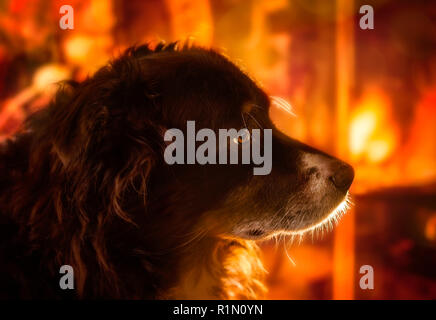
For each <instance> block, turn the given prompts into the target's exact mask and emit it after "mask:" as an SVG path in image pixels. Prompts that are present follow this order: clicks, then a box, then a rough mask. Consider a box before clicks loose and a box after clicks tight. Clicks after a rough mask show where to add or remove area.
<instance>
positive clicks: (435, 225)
mask: <svg viewBox="0 0 436 320" xmlns="http://www.w3.org/2000/svg"><path fill="white" fill-rule="evenodd" d="M425 236H426V237H427V239H428V240H433V241H435V240H436V214H434V215H433V216H432V217H431V218H430V219H428V221H427V224H426V226H425Z"/></svg>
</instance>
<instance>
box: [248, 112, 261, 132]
mask: <svg viewBox="0 0 436 320" xmlns="http://www.w3.org/2000/svg"><path fill="white" fill-rule="evenodd" d="M247 114H248V115H249V116H250V118H251V119H253V120H254V122H256V124H257V125H258V126H259V128H260V129H263V126H262V125H261V124H260V123H259V121H257V119H256V118H255V117H254V116H253V115H252V114H251V113H247Z"/></svg>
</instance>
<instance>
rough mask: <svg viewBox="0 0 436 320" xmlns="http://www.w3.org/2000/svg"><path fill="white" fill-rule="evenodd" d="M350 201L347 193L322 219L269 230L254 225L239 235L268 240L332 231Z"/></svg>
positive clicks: (250, 238)
mask: <svg viewBox="0 0 436 320" xmlns="http://www.w3.org/2000/svg"><path fill="white" fill-rule="evenodd" d="M350 203H351V201H350V197H349V195H348V193H347V194H346V195H345V197H344V198H343V199H342V201H340V202H339V204H337V205H336V207H334V209H333V210H329V211H327V212H325V213H324V214H322V215H321V216H322V218H321V219H319V220H316V221H308V222H306V223H305V224H304V225H302V226H301V227H299V228H296V229H290V228H289V229H288V228H282V229H278V230H267V229H265V228H262V227H254V228H251V229H248V230H245V231H244V232H242V233H241V234H240V235H239V236H240V237H241V238H244V239H247V240H267V239H270V238H273V237H276V236H286V235H290V236H303V235H304V234H306V233H312V232H315V233H316V232H324V231H330V230H332V229H333V225H336V224H338V223H339V220H340V219H341V217H342V216H343V215H344V214H345V213H346V212H347V210H348V208H349V207H350Z"/></svg>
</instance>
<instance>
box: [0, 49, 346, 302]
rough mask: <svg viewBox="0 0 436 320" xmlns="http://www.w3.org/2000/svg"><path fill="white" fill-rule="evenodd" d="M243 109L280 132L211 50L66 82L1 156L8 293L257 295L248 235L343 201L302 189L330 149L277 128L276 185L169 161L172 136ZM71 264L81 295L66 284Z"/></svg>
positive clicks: (248, 174) (144, 56)
mask: <svg viewBox="0 0 436 320" xmlns="http://www.w3.org/2000/svg"><path fill="white" fill-rule="evenodd" d="M246 103H250V104H252V105H255V106H256V108H254V109H253V110H252V111H250V112H251V113H250V116H245V118H246V119H251V120H248V122H249V123H248V126H249V127H257V126H262V127H266V128H273V125H272V124H271V122H270V120H269V118H268V107H269V99H268V96H267V95H266V94H265V93H264V92H263V91H262V90H261V89H259V87H258V86H257V85H256V84H255V83H254V82H253V81H252V80H251V79H250V78H249V77H248V76H247V75H245V74H244V73H242V72H241V71H240V70H239V69H238V68H237V67H236V66H234V65H233V64H232V63H231V62H229V61H228V60H227V59H226V58H224V57H223V56H221V55H219V54H218V53H216V52H214V51H211V50H205V49H200V48H196V47H187V46H184V47H182V48H180V49H177V50H176V49H175V44H170V45H168V46H164V45H158V46H157V48H155V49H154V50H152V49H150V48H149V47H148V46H141V47H137V48H132V49H129V50H128V51H127V52H126V53H125V54H124V55H123V56H122V57H120V58H119V59H116V60H115V61H114V62H113V63H111V64H110V65H108V66H106V67H104V68H102V69H101V70H99V71H98V72H97V73H96V74H95V75H94V76H93V77H91V78H89V79H88V80H86V81H84V82H82V83H74V82H71V83H68V84H64V85H63V87H62V88H61V89H60V90H59V91H58V93H57V96H56V99H55V100H54V102H53V103H52V104H51V105H50V106H48V107H47V108H45V109H44V110H42V111H40V112H38V113H37V114H35V115H34V116H32V117H31V118H30V119H28V121H27V123H26V126H25V128H24V129H23V130H22V132H20V133H19V134H18V135H17V136H16V137H14V138H13V139H11V140H9V141H8V142H7V143H6V144H5V145H3V146H2V147H1V150H0V192H1V193H0V222H1V230H0V239H1V243H0V287H1V289H0V297H6V298H11V297H21V298H63V297H71V298H147V299H149V298H257V297H260V296H262V292H263V291H264V287H263V285H262V282H261V280H262V277H263V269H262V266H261V263H260V261H259V260H258V258H257V248H256V246H255V244H254V243H253V241H251V240H250V239H257V238H262V237H263V236H265V235H268V234H271V233H272V232H274V231H280V230H298V229H299V228H304V227H305V226H307V225H309V224H310V223H313V221H316V220H319V219H320V218H321V217H322V216H323V215H325V214H326V212H327V211H329V210H331V209H332V208H333V207H334V206H335V205H336V204H337V203H338V202H339V201H340V200H341V199H342V198H343V196H344V192H343V191H341V192H338V191H334V190H333V189H332V190H333V191H328V193H327V192H326V193H325V194H323V195H322V199H323V202H322V203H321V204H320V203H319V201H318V200H317V201H315V202H314V201H312V200H311V199H312V198H313V194H310V192H309V191H308V190H309V189H310V188H308V187H307V186H308V184H309V183H311V181H312V182H313V181H315V180H313V179H319V176H320V174H319V172H317V170H316V169H315V170H314V168H308V169H312V170H305V171H304V172H303V171H301V170H299V168H300V167H301V166H300V165H299V163H300V160H299V159H300V158H301V154H302V153H310V154H312V153H314V154H315V153H316V154H321V153H319V152H317V151H315V150H313V149H311V148H309V147H307V146H304V145H302V144H300V143H298V142H296V141H293V140H291V139H289V138H287V137H284V136H283V135H281V134H280V133H279V132H277V131H276V130H275V129H274V130H275V133H274V137H275V138H274V142H273V151H274V154H273V161H274V163H273V171H272V173H271V175H269V176H258V177H253V176H252V168H251V166H249V165H245V166H244V165H233V166H213V165H206V166H200V165H186V166H184V165H175V166H168V165H166V164H165V162H164V161H163V149H164V148H165V143H164V141H163V134H164V132H165V130H166V129H168V128H180V129H182V130H184V128H185V126H186V121H187V120H195V121H196V125H197V126H198V128H202V127H204V128H212V129H215V130H216V129H218V128H240V127H243V124H244V122H243V120H244V119H243V118H244V114H242V113H243V111H242V110H243V109H242V108H243V106H244V104H246ZM241 114H242V117H241ZM321 155H322V156H323V157H326V159H327V156H325V155H323V154H321ZM328 159H331V158H329V157H328ZM329 161H330V160H329ZM332 161H333V160H332ZM318 171H319V170H318ZM315 176H316V177H315ZM329 188H330V187H329ZM329 190H330V189H329ZM292 197H295V199H294V198H292ZM244 263H249V265H250V266H251V269H250V270H248V271H247V270H245V269H244V268H242V267H241V266H242V265H243V264H244ZM65 264H68V265H71V266H73V268H74V271H75V289H74V290H61V289H60V288H59V279H60V277H61V275H60V274H59V268H60V266H61V265H65ZM235 283H236V284H235ZM238 283H239V285H238ZM241 287H242V288H241Z"/></svg>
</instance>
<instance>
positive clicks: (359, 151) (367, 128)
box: [349, 89, 397, 163]
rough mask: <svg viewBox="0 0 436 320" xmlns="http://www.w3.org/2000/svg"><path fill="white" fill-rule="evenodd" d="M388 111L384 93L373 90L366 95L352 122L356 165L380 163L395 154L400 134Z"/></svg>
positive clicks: (351, 131)
mask: <svg viewBox="0 0 436 320" xmlns="http://www.w3.org/2000/svg"><path fill="white" fill-rule="evenodd" d="M389 111H390V103H389V100H388V99H387V97H386V96H385V95H384V94H383V93H382V92H381V91H378V90H376V89H372V90H368V91H367V92H366V93H365V94H364V96H363V98H362V99H361V101H360V102H359V103H358V104H357V106H356V108H355V110H354V112H353V114H352V117H351V121H350V130H349V149H350V152H351V155H352V159H353V161H365V162H369V163H379V162H382V161H384V160H386V159H387V158H388V157H389V156H390V155H391V154H392V153H393V151H394V149H395V147H396V136H397V133H396V132H397V130H396V126H395V124H394V123H393V121H392V120H391V115H390V113H389Z"/></svg>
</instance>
